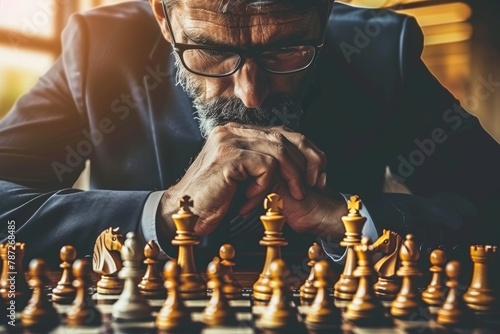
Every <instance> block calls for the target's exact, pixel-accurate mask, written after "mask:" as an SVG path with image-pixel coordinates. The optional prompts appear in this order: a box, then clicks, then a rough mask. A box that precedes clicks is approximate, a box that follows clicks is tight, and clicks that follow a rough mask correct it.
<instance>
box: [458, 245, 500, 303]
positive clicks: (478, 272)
mask: <svg viewBox="0 0 500 334" xmlns="http://www.w3.org/2000/svg"><path fill="white" fill-rule="evenodd" d="M496 252H497V247H496V246H490V245H486V246H483V245H474V246H471V247H470V257H471V259H472V262H473V263H474V267H473V274H472V280H471V283H470V286H469V288H468V289H467V292H466V293H465V294H464V301H465V303H466V304H467V306H469V308H471V309H473V310H475V311H491V310H492V309H493V308H494V306H495V305H496V302H497V297H496V295H495V292H494V291H493V289H491V287H490V282H489V281H490V272H489V270H488V268H489V267H490V265H491V262H493V259H494V257H495V256H496Z"/></svg>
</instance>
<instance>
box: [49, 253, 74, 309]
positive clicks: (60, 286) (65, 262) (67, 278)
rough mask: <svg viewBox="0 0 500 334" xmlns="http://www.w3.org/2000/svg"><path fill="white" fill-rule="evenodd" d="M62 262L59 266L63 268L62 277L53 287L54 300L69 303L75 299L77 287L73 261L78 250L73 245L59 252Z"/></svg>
mask: <svg viewBox="0 0 500 334" xmlns="http://www.w3.org/2000/svg"><path fill="white" fill-rule="evenodd" d="M59 256H60V258H61V261H62V263H61V264H60V265H59V267H60V268H61V269H62V274H61V279H60V280H59V282H57V285H56V287H55V288H54V289H52V301H53V302H55V303H59V304H69V303H71V302H72V301H73V299H75V294H76V289H75V287H74V286H73V271H72V267H73V262H74V261H75V259H76V250H75V248H74V247H73V246H71V245H66V246H63V247H62V248H61V251H60V253H59Z"/></svg>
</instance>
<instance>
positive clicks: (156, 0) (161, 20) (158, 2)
mask: <svg viewBox="0 0 500 334" xmlns="http://www.w3.org/2000/svg"><path fill="white" fill-rule="evenodd" d="M149 4H150V5H151V9H152V10H153V15H154V16H155V18H156V21H157V22H158V24H159V25H160V28H161V32H162V34H163V37H165V39H166V40H167V42H169V43H172V38H171V37H170V33H169V32H168V29H167V22H166V21H165V13H164V12H163V6H162V0H149Z"/></svg>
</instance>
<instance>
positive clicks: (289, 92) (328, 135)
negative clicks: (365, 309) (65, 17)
mask: <svg viewBox="0 0 500 334" xmlns="http://www.w3.org/2000/svg"><path fill="white" fill-rule="evenodd" d="M68 4H69V2H68ZM360 27H362V28H363V27H366V29H369V28H368V27H374V28H377V27H379V28H380V29H378V30H379V32H378V33H377V36H376V38H371V39H370V43H366V45H365V46H364V47H363V48H362V49H360V48H359V47H358V46H356V45H355V44H356V42H357V41H359V40H360V35H359V33H358V31H359V29H362V28H360ZM353 43H354V46H353ZM422 50H423V35H422V31H421V29H420V28H419V26H418V23H417V21H416V20H415V18H413V17H410V16H408V15H404V14H399V13H396V12H393V11H390V10H386V9H379V10H374V9H366V8H358V7H354V6H350V5H348V4H345V3H342V2H339V1H335V2H334V1H332V0H267V1H261V0H217V1H199V0H183V1H178V0H149V1H127V2H121V3H119V4H116V5H113V6H103V7H100V8H96V9H93V10H90V11H87V12H83V13H77V14H75V15H73V16H72V17H71V19H70V20H69V21H68V24H67V26H66V28H65V29H64V31H63V33H62V40H61V54H60V57H58V58H57V60H56V61H55V63H54V65H53V66H52V67H51V68H50V70H48V71H47V72H46V73H45V74H44V75H43V77H42V78H41V79H40V80H39V81H38V82H37V83H36V84H35V85H34V87H33V88H32V89H31V90H29V91H28V92H26V94H25V95H23V96H22V97H20V98H19V100H18V101H17V103H16V104H15V105H14V106H13V107H12V110H11V111H10V112H8V113H7V114H6V115H5V117H3V118H2V120H1V121H0V221H2V222H5V221H9V220H11V219H12V217H17V218H16V229H15V237H16V240H17V241H19V242H24V243H26V245H29V247H27V248H26V254H25V258H26V259H32V258H34V257H43V258H44V259H47V261H51V262H53V263H54V265H55V266H57V265H59V256H58V254H59V251H60V247H61V246H62V245H66V244H71V245H73V246H74V247H75V249H76V251H77V254H80V255H81V256H85V255H88V254H91V253H92V246H93V241H95V240H96V239H97V237H98V235H99V233H101V232H102V231H103V230H104V229H105V228H107V227H109V226H113V227H119V228H120V233H122V234H124V235H126V234H127V233H128V232H135V233H136V236H137V238H138V239H140V240H139V241H140V243H142V244H145V243H146V242H149V241H150V240H154V241H155V242H156V243H157V244H158V245H159V247H160V249H161V255H162V256H163V257H164V258H165V257H166V256H167V255H170V256H171V257H175V255H176V254H175V253H176V251H177V248H176V247H177V246H175V245H172V243H171V242H172V240H177V241H179V238H178V236H177V234H176V230H177V226H176V223H175V222H174V220H173V219H172V215H173V214H175V213H177V212H178V211H179V204H178V201H179V199H180V198H182V196H185V195H189V196H190V197H191V199H192V200H193V202H194V205H195V208H196V212H194V213H195V214H196V216H197V217H198V219H197V221H196V223H195V224H193V225H194V226H192V231H190V232H192V234H193V237H195V238H199V242H200V244H199V245H197V246H196V256H195V261H196V262H199V264H200V265H198V263H196V264H197V267H198V268H201V266H203V267H205V266H206V264H207V263H208V262H209V260H210V259H211V258H212V257H213V256H214V255H215V254H217V252H218V248H219V247H220V245H222V244H223V243H225V242H228V241H230V242H231V243H232V244H234V245H237V244H238V245H239V244H240V243H242V244H243V243H245V242H246V241H251V242H252V243H251V246H252V247H254V248H252V249H249V250H248V253H252V252H256V251H259V250H261V249H262V248H261V247H259V245H258V244H257V242H254V241H258V240H259V239H260V238H262V235H263V230H262V226H261V224H260V223H259V216H260V214H261V212H260V211H261V203H262V201H263V200H264V198H265V197H266V196H267V195H268V194H269V193H272V192H274V193H277V194H278V195H279V196H280V197H281V198H282V199H283V202H284V203H286V205H285V206H284V208H283V212H282V214H283V216H284V217H285V218H286V223H285V224H284V227H283V230H284V232H283V233H284V235H287V241H288V242H289V243H290V244H292V242H291V240H292V239H294V240H297V242H294V243H293V244H294V247H293V248H294V249H297V250H298V252H302V251H303V250H304V249H307V247H309V246H310V244H311V240H312V239H315V238H318V237H319V238H322V239H323V241H329V240H330V241H339V240H341V239H342V238H343V236H344V226H343V224H342V221H341V219H340V218H341V217H342V216H346V215H347V214H348V212H347V210H346V205H345V204H346V201H345V199H344V196H343V195H346V194H360V198H361V199H362V200H363V203H364V209H365V210H366V211H367V213H368V214H369V215H368V214H363V216H366V217H368V216H369V217H370V218H371V219H369V220H368V221H370V222H373V224H374V225H375V227H374V228H372V230H373V231H380V230H382V229H383V228H386V229H390V230H392V231H395V232H398V233H399V234H400V235H406V234H408V233H409V232H411V233H413V234H414V235H415V239H416V240H422V237H423V236H424V235H425V236H428V238H431V237H434V236H439V237H438V238H437V239H440V236H442V238H443V239H446V240H436V242H441V241H446V242H452V243H455V242H457V243H458V242H465V243H469V242H474V243H477V244H483V243H485V242H484V241H482V240H481V241H480V240H479V239H480V238H479V237H481V236H482V237H483V238H487V239H490V240H488V241H489V242H491V243H494V242H496V240H498V236H495V235H494V234H496V232H495V233H492V232H491V231H492V229H490V228H489V226H495V225H494V224H495V223H496V220H497V214H494V211H495V210H493V209H491V208H495V207H497V204H498V203H499V201H500V193H499V192H498V189H500V178H498V171H499V170H500V145H498V143H497V142H496V141H495V140H494V139H493V138H492V137H491V136H490V135H489V134H488V133H487V132H486V131H484V129H483V128H482V126H481V124H480V123H479V121H478V120H477V118H476V117H474V116H473V115H471V114H469V113H468V112H467V111H466V110H464V109H463V108H462V107H461V106H460V103H459V101H457V99H456V98H455V97H454V96H453V95H452V94H451V93H450V92H449V91H448V90H447V89H446V88H445V87H443V86H442V85H441V84H440V83H439V81H438V80H437V79H436V78H435V77H434V76H433V75H432V74H431V72H430V71H429V70H428V69H427V67H426V66H425V64H424V63H423V61H422V59H421V57H420V56H421V53H422ZM491 78H492V79H491V80H493V81H494V83H490V86H492V85H493V86H495V85H497V83H496V81H495V80H498V79H496V78H494V77H493V76H491ZM490 86H488V87H490ZM483 88H484V87H483ZM490 88H491V87H490ZM438 143H439V145H438ZM479 148H480V149H479ZM425 152H432V153H429V154H424V153H425ZM87 160H88V161H89V162H90V165H91V173H90V176H89V177H90V182H89V188H90V189H89V190H90V191H83V190H80V189H76V188H73V185H74V184H75V181H76V180H77V179H78V177H79V176H80V174H81V172H82V170H83V169H84V167H85V163H86V161H87ZM386 170H389V171H390V172H391V175H392V176H393V179H394V178H396V179H398V180H400V181H401V182H403V183H404V184H403V186H400V187H399V188H398V191H399V192H405V193H404V194H401V193H394V192H391V193H386V192H384V189H387V188H384V178H385V175H386ZM348 196H349V195H347V197H348ZM485 199H486V200H485ZM472 222H474V225H473V226H472ZM190 229H191V227H190ZM373 234H376V233H375V232H374V233H373ZM8 236H9V232H8V230H7V227H6V226H5V224H0V239H1V240H0V241H2V242H5V241H7V237H8ZM370 237H371V240H377V237H378V236H375V235H373V236H370ZM189 238H191V236H189ZM177 241H176V242H177ZM432 241H433V240H432ZM186 242H187V241H186ZM189 242H190V243H191V241H189ZM323 244H329V242H325V243H323ZM301 246H304V247H303V248H302V247H301ZM179 247H188V246H179ZM189 247H190V246H189ZM288 248H289V249H290V250H288V251H291V247H288ZM300 248H302V249H300ZM118 251H119V250H118V249H116V250H115V252H118ZM325 251H327V249H326V248H325ZM327 253H328V254H327V255H330V256H333V255H334V254H331V252H330V251H329V250H328V252H327ZM350 253H353V251H350ZM238 254H241V255H243V254H242V252H239V253H238ZM351 262H352V261H351ZM181 263H182V262H181V261H179V263H178V264H179V265H180V266H181V267H183V265H182V264H181ZM352 263H354V262H352ZM116 270H118V269H116ZM185 270H186V269H184V267H183V269H182V272H183V273H185ZM116 272H117V271H115V274H116ZM106 275H107V274H106ZM193 277H194V276H193ZM355 279H356V278H354V280H355ZM181 280H182V278H181ZM194 280H196V282H195V283H194V285H193V286H195V288H194V290H193V291H196V289H197V288H199V289H201V287H202V286H203V282H201V281H200V280H197V279H196V278H195V279H194ZM354 280H352V281H351V282H353V281H354ZM353 286H354V285H353V284H352V286H350V287H349V288H351V287H353ZM352 290H354V289H349V290H348V291H347V293H345V294H344V292H345V291H340V290H337V292H340V293H341V294H342V295H343V296H344V298H346V299H349V298H352V295H353V293H352ZM118 291H119V287H116V289H114V288H113V290H112V291H111V293H119V292H118ZM194 293H195V292H193V294H194ZM264 294H265V295H266V296H267V295H268V293H264ZM337 295H338V293H337ZM264 298H267V297H264Z"/></svg>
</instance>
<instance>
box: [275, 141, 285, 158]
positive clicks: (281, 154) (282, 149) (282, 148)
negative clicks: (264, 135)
mask: <svg viewBox="0 0 500 334" xmlns="http://www.w3.org/2000/svg"><path fill="white" fill-rule="evenodd" d="M286 153H287V150H286V147H285V145H283V144H277V145H276V154H277V156H278V157H280V158H282V157H284V156H285V155H286Z"/></svg>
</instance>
